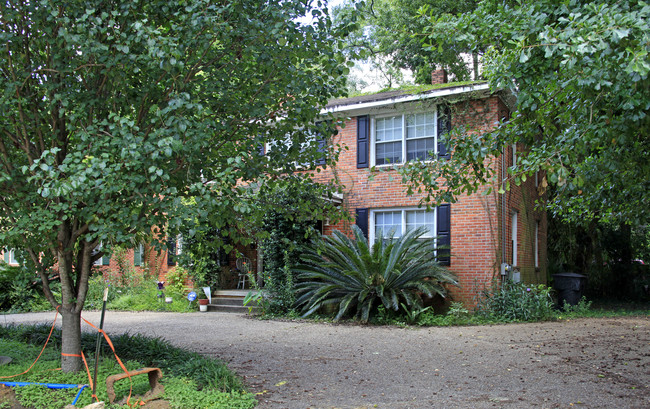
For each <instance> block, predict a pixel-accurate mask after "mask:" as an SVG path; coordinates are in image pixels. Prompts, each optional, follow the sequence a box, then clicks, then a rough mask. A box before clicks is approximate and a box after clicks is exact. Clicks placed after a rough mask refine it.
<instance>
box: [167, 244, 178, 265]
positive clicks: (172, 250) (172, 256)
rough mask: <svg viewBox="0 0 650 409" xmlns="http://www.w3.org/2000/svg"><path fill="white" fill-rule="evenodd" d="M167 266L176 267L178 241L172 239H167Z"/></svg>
mask: <svg viewBox="0 0 650 409" xmlns="http://www.w3.org/2000/svg"><path fill="white" fill-rule="evenodd" d="M167 265H168V266H175V265H176V240H174V239H172V238H169V239H167Z"/></svg>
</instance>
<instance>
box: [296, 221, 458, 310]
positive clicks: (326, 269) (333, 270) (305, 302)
mask: <svg viewBox="0 0 650 409" xmlns="http://www.w3.org/2000/svg"><path fill="white" fill-rule="evenodd" d="M425 232H426V229H425V228H419V229H414V230H410V231H408V232H407V233H406V234H405V235H404V236H402V237H398V238H395V237H394V236H391V237H389V238H388V239H383V238H381V237H380V238H378V239H377V240H376V241H375V243H374V244H373V245H372V247H371V246H369V245H368V242H367V241H366V239H365V237H364V236H363V233H362V232H361V230H360V229H359V228H358V227H357V226H353V233H354V238H353V239H352V238H349V237H348V236H346V235H345V234H343V233H341V232H339V231H335V232H334V234H333V235H331V236H328V237H326V238H324V239H322V240H317V241H314V242H313V243H312V246H311V247H309V248H308V250H307V251H306V252H305V253H304V254H303V255H302V257H301V259H302V264H300V265H298V266H297V268H296V272H297V273H299V283H298V285H297V286H296V288H297V290H298V299H297V301H296V303H297V304H298V306H299V307H301V308H302V311H303V314H304V315H305V316H308V315H310V314H312V313H314V312H315V311H317V310H318V309H320V308H321V307H324V306H327V305H336V306H338V312H337V314H336V317H335V319H337V320H338V319H340V318H342V317H344V316H347V315H354V316H355V317H356V318H358V319H360V320H361V321H363V322H367V321H368V320H369V318H370V315H371V313H372V312H373V311H374V310H375V309H376V308H377V307H378V306H379V305H380V303H381V304H382V305H384V307H385V308H387V309H392V310H395V311H397V310H398V309H399V308H400V304H401V303H404V305H406V306H408V307H409V308H414V307H418V308H419V307H420V305H421V294H426V295H427V296H429V297H431V296H433V295H435V294H439V295H441V296H443V297H444V296H445V295H446V289H445V287H444V285H445V284H452V285H458V283H457V280H456V276H455V275H454V274H453V273H452V272H450V271H449V270H448V269H447V268H445V267H443V266H441V265H440V264H438V262H437V261H436V255H435V249H434V247H433V245H432V240H426V239H422V238H421V237H422V235H423V234H424V233H425Z"/></svg>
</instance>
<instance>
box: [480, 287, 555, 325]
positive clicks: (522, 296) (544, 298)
mask: <svg viewBox="0 0 650 409" xmlns="http://www.w3.org/2000/svg"><path fill="white" fill-rule="evenodd" d="M476 313H477V314H478V315H481V316H483V317H486V318H492V319H496V320H498V321H505V322H511V321H541V320H547V319H551V318H552V317H553V316H554V311H553V300H552V298H551V289H550V288H549V287H547V286H545V285H544V284H538V285H531V284H524V283H515V282H513V281H510V280H506V281H504V282H503V283H502V284H501V285H500V286H499V285H497V284H496V283H495V284H493V286H492V288H491V289H485V290H484V291H483V293H482V297H481V298H480V299H479V303H478V305H477V309H476Z"/></svg>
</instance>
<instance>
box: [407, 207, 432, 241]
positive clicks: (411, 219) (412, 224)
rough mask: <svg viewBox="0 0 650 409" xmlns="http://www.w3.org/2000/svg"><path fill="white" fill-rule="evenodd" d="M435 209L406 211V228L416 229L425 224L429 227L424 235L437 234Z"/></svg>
mask: <svg viewBox="0 0 650 409" xmlns="http://www.w3.org/2000/svg"><path fill="white" fill-rule="evenodd" d="M435 215H436V213H435V211H433V212H427V211H426V210H409V211H407V212H406V230H407V231H408V230H411V229H416V228H418V227H420V226H424V227H426V228H427V229H428V233H425V234H424V236H423V237H433V236H435Z"/></svg>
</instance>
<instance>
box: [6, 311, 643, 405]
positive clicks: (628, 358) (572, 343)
mask: <svg viewBox="0 0 650 409" xmlns="http://www.w3.org/2000/svg"><path fill="white" fill-rule="evenodd" d="M84 317H85V318H86V319H88V320H90V321H91V322H94V323H97V322H98V321H99V313H97V312H86V313H84ZM52 319H53V314H52V313H33V314H17V315H6V316H4V317H0V323H10V322H24V323H33V322H51V320H52ZM104 328H105V330H106V331H107V332H108V334H109V335H110V334H118V333H122V332H129V333H141V334H146V335H151V336H158V337H162V338H165V339H167V340H169V341H170V342H171V343H173V344H175V345H178V346H181V347H186V348H189V349H192V350H194V351H197V352H200V353H202V354H206V355H210V356H214V357H218V358H221V359H223V360H224V361H227V362H229V366H230V367H231V368H232V369H233V370H235V371H236V372H237V373H238V374H239V375H241V376H242V377H243V378H244V379H245V380H246V382H247V383H248V385H249V386H250V389H251V391H253V392H254V393H257V394H258V398H259V401H260V404H259V406H258V408H260V409H276V408H277V409H284V408H290V409H294V408H296V409H299V408H327V409H331V408H354V409H361V408H391V409H393V408H395V409H401V408H434V407H435V408H529V407H534V408H569V407H582V408H639V409H641V408H643V409H645V408H649V407H650V317H636V318H616V319H579V320H571V321H562V322H546V323H535V324H513V325H499V326H476V327H454V328H394V327H367V326H356V325H333V324H314V323H308V322H293V321H259V320H256V319H251V318H248V317H245V316H243V315H238V314H228V313H198V312H197V313H191V314H176V313H149V312H147V313H125V312H113V311H109V312H107V314H106V320H105V324H104Z"/></svg>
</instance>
